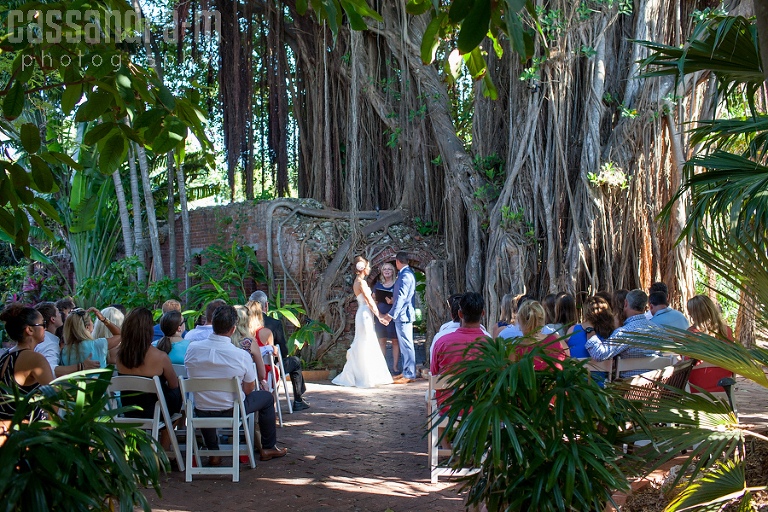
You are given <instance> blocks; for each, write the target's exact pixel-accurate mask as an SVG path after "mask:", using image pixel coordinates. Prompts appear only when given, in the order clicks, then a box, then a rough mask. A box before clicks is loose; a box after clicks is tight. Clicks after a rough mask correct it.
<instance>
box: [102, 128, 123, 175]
mask: <svg viewBox="0 0 768 512" xmlns="http://www.w3.org/2000/svg"><path fill="white" fill-rule="evenodd" d="M127 152H128V144H127V143H126V140H125V137H124V136H123V134H122V132H117V133H115V134H114V135H112V136H111V137H110V138H109V139H107V141H106V143H105V144H104V149H102V150H101V153H99V171H101V173H102V174H112V173H113V172H115V170H117V168H118V167H120V164H122V163H123V161H124V160H125V155H126V153H127Z"/></svg>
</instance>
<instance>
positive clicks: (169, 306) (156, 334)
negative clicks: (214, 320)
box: [152, 299, 210, 364]
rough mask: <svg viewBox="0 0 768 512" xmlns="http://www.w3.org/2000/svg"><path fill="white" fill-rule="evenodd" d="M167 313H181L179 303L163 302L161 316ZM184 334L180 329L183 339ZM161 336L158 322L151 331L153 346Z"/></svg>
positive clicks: (173, 300) (184, 330)
mask: <svg viewBox="0 0 768 512" xmlns="http://www.w3.org/2000/svg"><path fill="white" fill-rule="evenodd" d="M169 311H178V312H179V313H181V303H180V302H179V301H177V300H176V299H169V300H167V301H165V302H163V314H166V313H167V312H169ZM182 327H183V325H182ZM186 334H187V330H186V329H182V331H181V337H182V338H183V337H184V336H185V335H186ZM208 334H210V333H208ZM163 336H164V334H163V330H162V329H161V328H160V322H158V323H157V325H155V327H154V329H153V331H152V342H153V343H155V345H157V342H158V341H160V338H162V337H163ZM174 364H175V363H174Z"/></svg>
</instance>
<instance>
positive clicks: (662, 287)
mask: <svg viewBox="0 0 768 512" xmlns="http://www.w3.org/2000/svg"><path fill="white" fill-rule="evenodd" d="M656 292H660V293H663V294H664V296H665V297H669V288H667V285H666V284H664V283H662V282H655V283H652V284H651V286H649V287H648V303H649V304H650V302H651V295H653V294H654V293H656ZM645 318H647V319H648V320H650V319H651V318H653V312H652V311H651V310H650V309H648V311H646V312H645Z"/></svg>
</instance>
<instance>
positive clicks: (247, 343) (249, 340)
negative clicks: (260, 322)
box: [229, 305, 274, 382]
mask: <svg viewBox="0 0 768 512" xmlns="http://www.w3.org/2000/svg"><path fill="white" fill-rule="evenodd" d="M235 311H237V325H236V326H235V332H234V333H232V336H230V337H229V339H230V340H231V341H232V344H233V345H234V346H236V347H237V348H241V349H243V350H245V351H246V352H248V353H249V354H250V355H251V359H253V362H254V363H255V364H256V375H257V376H258V377H259V382H261V381H263V380H264V381H265V380H267V374H268V372H271V371H272V367H271V366H270V365H267V364H264V356H265V355H267V354H268V353H273V354H274V346H273V345H266V346H264V347H262V346H260V345H259V344H258V343H254V341H253V335H252V334H251V326H252V325H253V321H252V320H251V311H250V310H249V309H248V308H247V307H245V306H239V305H238V306H235Z"/></svg>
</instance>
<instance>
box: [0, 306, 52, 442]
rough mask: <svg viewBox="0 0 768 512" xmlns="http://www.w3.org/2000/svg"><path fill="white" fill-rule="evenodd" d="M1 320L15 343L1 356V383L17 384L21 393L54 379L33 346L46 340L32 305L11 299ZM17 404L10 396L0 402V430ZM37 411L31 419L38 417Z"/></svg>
mask: <svg viewBox="0 0 768 512" xmlns="http://www.w3.org/2000/svg"><path fill="white" fill-rule="evenodd" d="M0 321H2V322H3V323H4V324H5V332H6V334H8V337H9V338H11V339H12V340H13V341H15V342H16V346H15V347H13V348H12V349H11V350H10V351H8V352H6V353H5V354H3V356H2V357H0V383H2V384H4V385H5V386H8V387H9V388H11V389H13V388H18V390H19V394H20V395H21V396H24V395H26V394H27V393H29V392H31V391H34V390H35V389H37V388H38V387H40V386H41V385H46V384H48V383H50V382H51V381H52V380H53V373H52V372H51V365H50V364H49V363H48V361H47V360H46V359H45V357H44V356H43V355H42V354H39V353H37V352H35V347H37V346H38V345H39V344H41V343H43V341H45V321H44V319H43V315H41V314H40V313H39V312H38V311H36V310H35V309H33V308H30V307H26V306H24V305H22V304H20V303H18V302H12V303H10V304H8V305H7V306H5V308H3V311H2V313H0ZM15 411H16V404H15V402H14V401H13V400H10V401H5V400H3V401H2V402H1V403H0V431H5V430H6V428H7V427H8V422H9V421H10V420H11V419H12V418H13V415H14V412H15ZM40 412H41V411H36V412H35V414H34V415H33V417H31V418H28V419H29V420H30V421H34V420H37V419H40Z"/></svg>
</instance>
